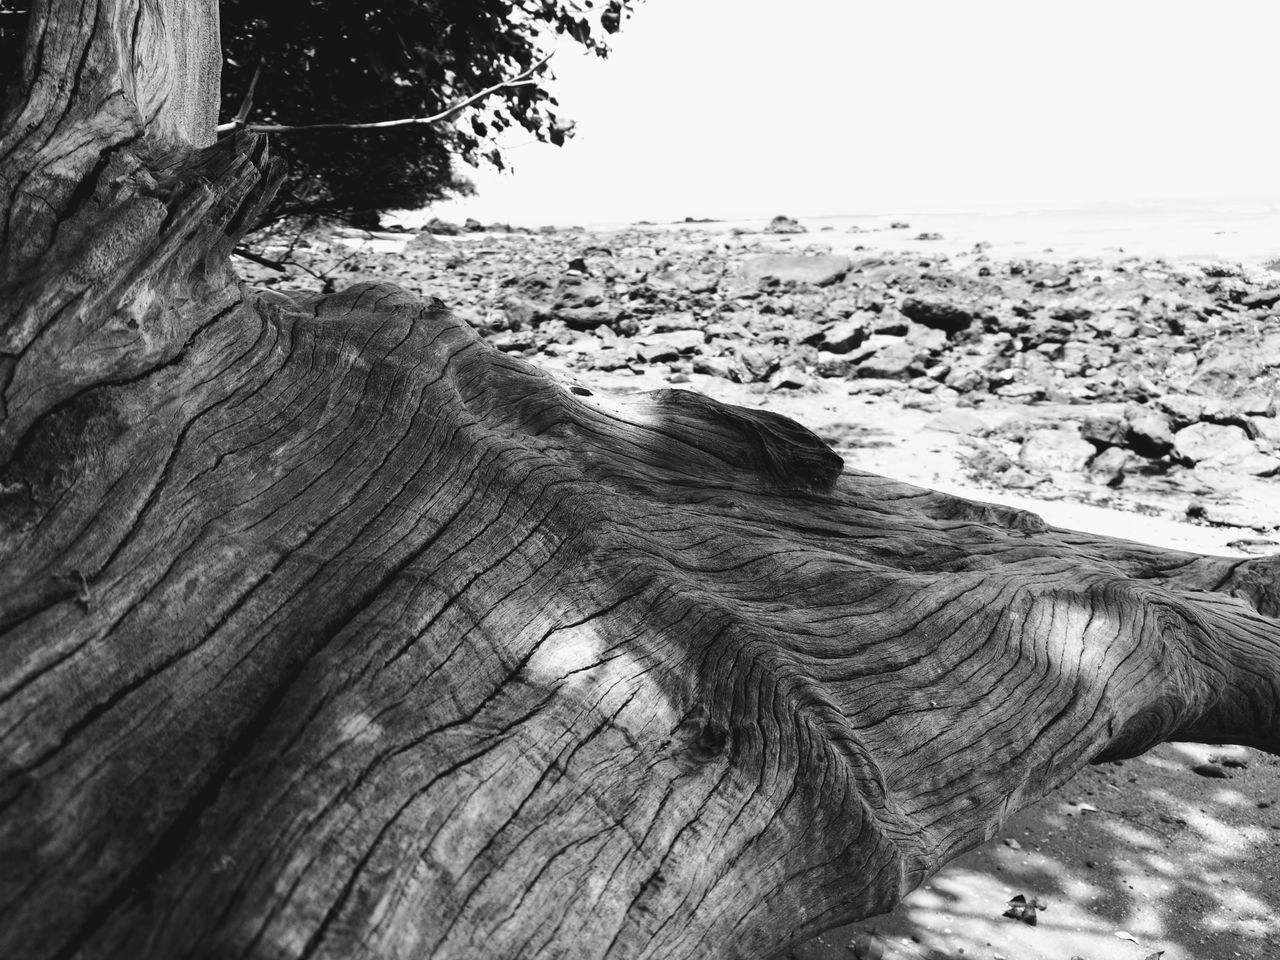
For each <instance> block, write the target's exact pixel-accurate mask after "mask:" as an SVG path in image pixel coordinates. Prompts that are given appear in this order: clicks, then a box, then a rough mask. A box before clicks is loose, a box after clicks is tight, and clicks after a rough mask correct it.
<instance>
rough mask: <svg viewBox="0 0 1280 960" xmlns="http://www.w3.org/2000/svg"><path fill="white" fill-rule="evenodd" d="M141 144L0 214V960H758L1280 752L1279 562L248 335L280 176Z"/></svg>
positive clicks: (402, 335) (724, 435)
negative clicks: (956, 866) (1065, 817)
mask: <svg viewBox="0 0 1280 960" xmlns="http://www.w3.org/2000/svg"><path fill="white" fill-rule="evenodd" d="M47 6H48V5H47ZM62 6H63V7H64V8H65V6H66V5H65V4H63V5H62ZM102 8H103V9H104V10H106V9H108V8H110V9H116V10H118V9H122V8H123V7H119V8H117V7H114V6H113V5H111V4H107V3H106V2H105V0H104V2H103V4H102ZM42 9H44V8H42ZM95 9H96V8H95ZM147 9H153V7H152V6H150V5H148V6H147ZM155 9H159V8H158V7H157V8H155ZM49 22H53V21H49ZM55 33H56V31H55ZM162 35H165V36H168V35H170V34H162ZM57 40H58V37H57V36H55V35H50V36H49V38H48V41H47V42H50V43H52V42H55V41H57ZM31 62H32V63H34V62H35V61H34V60H32V61H31ZM35 86H38V84H36V85H35ZM95 89H96V88H95ZM126 99H127V98H126ZM76 102H77V104H78V105H77V106H76V108H75V109H76V110H81V111H82V112H84V111H85V110H87V108H86V107H84V104H83V103H81V102H80V101H76ZM112 103H114V101H110V100H109V101H107V102H103V103H100V104H99V110H98V112H97V113H92V112H90V113H89V114H86V115H87V116H89V119H83V118H81V119H75V120H74V122H73V121H68V123H70V125H71V126H70V128H68V129H80V130H81V132H82V135H83V136H84V137H85V140H86V144H88V146H86V147H85V148H84V149H85V150H86V151H96V159H94V160H93V161H92V162H88V163H81V162H80V161H79V160H77V161H76V166H75V170H76V171H79V173H75V174H74V176H73V175H72V174H66V172H65V171H64V170H62V169H61V168H58V169H54V170H52V171H50V169H49V167H50V164H51V163H53V161H51V160H50V158H49V155H47V154H46V153H41V152H39V151H35V152H27V153H24V154H22V155H23V156H24V157H26V158H27V165H26V167H25V168H20V165H19V164H17V162H16V160H15V159H14V156H10V157H9V158H8V159H7V160H6V161H5V163H6V166H5V167H4V173H3V176H4V177H7V178H8V179H6V180H5V181H4V182H5V183H9V184H13V183H19V184H23V185H24V186H23V187H22V189H21V190H19V191H18V193H10V194H9V195H8V196H9V199H8V201H7V203H8V206H7V207H6V208H5V209H4V210H3V211H0V212H3V213H4V214H5V216H6V218H7V219H6V223H8V224H10V227H9V231H10V232H9V233H8V234H6V237H5V240H4V244H5V246H4V247H3V249H2V250H0V257H3V258H4V259H3V261H2V262H3V263H5V264H8V265H9V266H8V269H9V270H10V272H9V273H8V274H5V277H6V279H5V281H4V285H3V286H0V308H2V310H0V337H2V338H4V339H3V344H4V345H3V346H2V347H0V350H3V354H2V357H3V360H2V361H0V362H3V364H4V366H3V373H4V379H3V396H4V400H5V407H4V409H3V411H0V955H2V956H5V957H14V958H72V957H77V958H91V957H103V958H106V957H125V956H127V957H139V958H147V957H154V958H173V957H210V958H224V957H247V958H275V957H291V958H292V957H299V958H321V957H325V958H343V960H348V958H366V957H367V958H375V957H377V958H384V957H396V958H400V957H403V958H420V957H435V958H442V960H453V958H469V957H476V958H481V957H495V956H501V957H562V956H564V957H584V958H585V957H591V958H597V957H598V958H606V957H607V958H624V957H626V958H631V957H654V958H664V960H667V958H681V957H726V958H728V957H744V956H767V955H769V954H770V953H771V952H773V951H776V950H778V949H779V948H781V947H783V946H785V945H786V944H787V943H789V942H791V941H793V940H795V939H799V938H804V937H808V936H811V935H813V934H814V933H816V932H819V931H821V930H823V929H825V928H828V927H831V926H833V925H836V924H839V923H843V922H845V921H848V920H851V919H853V918H856V917H862V916H867V915H870V914H874V913H876V912H878V911H882V910H885V909H888V908H889V907H890V906H892V905H893V903H895V902H896V901H897V900H898V899H899V898H900V897H901V896H902V895H903V894H905V893H906V892H907V891H908V890H910V889H911V888H913V887H914V886H916V885H918V884H919V883H920V882H922V881H923V880H924V879H925V878H926V877H927V876H929V875H930V874H931V873H932V872H933V871H935V870H937V869H938V868H939V867H940V866H941V865H942V864H944V863H945V862H946V861H947V860H948V859H950V858H952V857H954V856H956V855H957V854H959V853H960V852H962V851H964V850H965V849H968V848H969V847H971V846H973V845H974V844H976V843H978V842H981V841H982V840H983V839H985V838H987V837H990V836H991V835H992V834H993V833H994V832H995V831H996V830H997V829H998V828H999V825H1000V823H1001V822H1002V821H1003V820H1004V818H1006V817H1007V816H1008V815H1009V814H1010V813H1012V812H1013V811H1014V810H1016V809H1018V808H1020V807H1021V806H1023V805H1025V804H1027V803H1029V802H1032V801H1034V800H1035V799H1037V798H1039V797H1041V796H1044V795H1045V794H1046V793H1047V792H1049V791H1051V790H1053V789H1054V788H1055V787H1057V786H1059V785H1060V784H1062V783H1063V782H1065V781H1066V780H1067V779H1068V778H1069V777H1070V776H1071V775H1072V774H1073V773H1075V772H1076V771H1078V770H1079V769H1080V768H1081V767H1082V766H1083V765H1084V764H1087V763H1089V762H1091V761H1096V760H1099V759H1110V758H1117V757H1122V756H1131V755H1133V754H1135V753H1138V752H1141V751H1142V750H1144V749H1146V748H1147V747H1149V746H1151V745H1152V744H1154V743H1157V742H1159V741H1161V740H1164V739H1169V738H1177V737H1180V738H1193V739H1203V740H1207V741H1211V742H1218V741H1233V742H1240V743H1247V744H1251V745H1254V746H1257V747H1260V748H1262V749H1267V750H1272V751H1277V750H1280V715H1278V711H1280V620H1277V619H1276V618H1277V615H1280V609H1278V601H1277V585H1278V584H1280V577H1278V576H1277V565H1276V563H1275V561H1259V560H1251V561H1232V560H1223V559H1214V558H1204V557H1198V556H1193V555H1189V554H1182V553H1176V552H1171V551H1164V550H1157V549H1153V548H1148V547H1143V546H1138V545H1135V544H1129V543H1124V542H1121V541H1115V540H1109V539H1106V538H1099V537H1090V536H1085V535H1081V534H1073V533H1068V532H1065V531H1060V530H1055V529H1051V528H1048V527H1046V526H1045V525H1044V524H1043V523H1042V522H1041V521H1040V520H1039V518H1037V517H1035V516H1034V515H1031V514H1027V513H1023V512H1019V511H1013V510H1007V509H1004V508H998V507H991V506H986V505H981V504H976V503H971V502H968V501H965V500H962V499H958V498H955V497H950V496H945V495H942V494H939V493H934V492H930V491H926V490H921V489H918V488H915V487H910V486H907V485H904V484H900V483H896V482H894V481H890V480H886V479H883V478H880V477H876V476H872V475H869V474H865V473H860V472H858V471H857V470H855V469H851V468H849V467H848V466H846V465H844V464H843V463H842V462H841V460H840V458H839V457H837V456H836V455H835V454H834V453H832V452H831V451H830V450H829V449H827V448H826V447H825V446H824V445H823V444H822V443H821V442H820V441H819V440H818V439H817V438H816V437H814V436H813V435H812V434H810V433H809V432H808V431H807V430H805V429H804V428H803V427H801V426H800V425H798V424H795V423H792V422H791V421H788V420H786V419H784V418H781V417H778V416H776V415H772V414H767V413H761V412H758V411H751V410H746V409H742V408H737V407H728V406H725V405H722V404H719V403H715V402H713V401H711V400H708V399H706V398H703V397H700V396H698V395H695V394H691V393H686V392H682V391H663V392H660V393H656V394H649V395H645V396H640V397H634V398H628V399H625V400H608V401H606V400H602V399H600V398H596V397H592V396H585V397H584V396H577V395H575V394H573V393H571V392H569V391H568V390H566V389H565V388H563V387H562V386H561V385H560V384H558V383H557V382H555V381H554V380H553V379H551V378H550V377H548V376H546V375H545V374H543V373H542V372H540V371H539V370H538V369H537V368H535V367H534V366H532V365H530V364H528V363H525V362H523V361H520V360H518V359H514V358H512V357H510V356H507V355H504V354H501V353H498V352H496V351H494V350H492V349H491V348H489V347H488V346H486V345H485V344H484V343H483V342H481V341H480V339H479V338H478V337H477V336H476V335H475V334H474V332H473V331H471V330H470V329H469V328H468V327H467V326H466V325H465V324H464V323H461V322H460V321H458V320H456V319H454V318H453V317H452V316H451V315H450V314H449V313H448V311H447V310H445V309H444V308H443V306H442V305H441V304H440V303H439V302H432V301H422V300H420V299H418V298H415V297H412V296H410V295H408V294H406V293H405V292H404V291H401V290H399V289H397V288H395V287H392V286H389V285H362V286H358V287H354V288H352V289H349V290H346V291H343V292H341V293H338V294H335V295H331V296H327V297H308V296H298V297H288V296H282V295H280V294H271V293H259V292H254V291H251V290H247V289H245V288H243V287H241V286H240V285H239V284H237V283H236V282H235V280H234V278H233V277H232V275H231V273H230V271H229V268H228V267H227V265H226V257H227V254H228V252H229V250H230V248H231V246H232V245H233V244H234V242H235V241H236V239H237V238H238V236H239V235H240V233H241V232H243V230H244V228H245V225H246V223H247V221H248V219H249V218H251V217H252V214H253V211H254V210H255V209H256V208H257V206H258V205H259V204H260V203H261V202H262V201H263V198H264V196H265V195H266V194H267V193H269V192H270V190H271V189H272V186H273V183H274V181H275V178H276V177H277V176H278V173H277V171H276V170H275V167H274V165H273V164H272V162H271V161H270V159H269V157H268V156H267V154H266V151H265V148H264V147H263V145H262V143H261V141H259V140H257V139H255V138H253V137H249V136H245V137H241V138H239V139H237V140H234V141H229V142H224V143H219V144H214V145H210V146H205V147H196V146H188V147H185V148H182V149H178V148H175V147H174V146H173V138H172V136H171V135H170V132H169V128H168V127H164V126H162V128H161V130H160V132H159V133H158V134H157V136H156V137H155V138H151V137H150V136H149V135H144V136H142V137H141V138H140V139H137V140H136V141H130V142H124V141H121V140H118V139H115V138H113V136H112V135H108V134H103V133H102V132H101V131H100V130H99V129H98V127H97V126H95V124H98V123H105V122H106V121H105V120H103V117H107V118H110V117H114V116H115V113H114V112H113V111H115V110H116V107H114V106H112V105H111V104H112ZM134 107H136V103H135V104H133V106H131V107H130V108H129V109H131V110H132V109H133V108H134ZM22 109H24V108H22V107H19V111H20V112H19V115H21V116H26V114H22V113H21V110H22ZM126 112H127V111H126ZM72 114H75V111H74V110H73V111H72ZM69 116H70V114H69ZM75 116H76V117H80V116H81V115H80V114H75ZM41 122H43V121H41ZM6 129H8V128H6ZM59 129H61V128H59ZM144 129H145V128H144ZM60 135H63V136H70V135H71V134H70V133H68V132H66V131H63V133H62V134H60ZM86 155H87V154H86ZM77 156H78V154H77ZM53 165H54V166H55V167H56V166H57V164H56V163H54V164H53ZM67 176H72V179H74V183H73V184H72V185H71V187H70V188H69V189H67V183H66V182H65V181H66V177H67ZM75 177H78V178H79V179H75ZM31 196H41V197H45V198H47V200H48V203H49V205H50V207H51V209H54V210H56V211H57V216H56V217H55V219H54V221H53V222H52V223H51V224H49V225H46V226H47V228H46V227H40V228H39V229H36V228H35V227H33V228H32V229H31V230H30V231H29V232H27V233H25V234H23V236H22V237H21V238H20V239H16V238H15V235H14V233H13V226H12V225H13V224H15V223H18V222H20V220H21V216H25V214H21V210H20V209H19V208H23V205H24V204H27V203H28V201H27V200H26V199H24V198H27V197H31ZM15 210H17V211H18V213H15ZM20 214H21V216H20ZM36 221H39V222H40V223H43V221H42V220H40V218H39V217H36V219H35V220H33V221H31V222H32V223H36ZM15 245H16V246H15ZM15 265H16V266H15Z"/></svg>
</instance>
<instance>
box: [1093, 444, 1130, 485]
mask: <svg viewBox="0 0 1280 960" xmlns="http://www.w3.org/2000/svg"><path fill="white" fill-rule="evenodd" d="M1131 457H1132V454H1130V453H1129V451H1128V450H1125V449H1124V448H1123V447H1107V448H1106V449H1105V450H1103V451H1102V452H1101V453H1099V454H1098V455H1097V456H1096V457H1094V458H1093V459H1092V460H1090V461H1089V476H1091V477H1092V478H1093V479H1095V480H1098V481H1100V482H1102V483H1105V484H1106V485H1107V486H1109V487H1118V486H1120V485H1121V484H1122V483H1124V471H1125V468H1126V467H1127V466H1128V465H1129V460H1130V458H1131Z"/></svg>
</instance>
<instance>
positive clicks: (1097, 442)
mask: <svg viewBox="0 0 1280 960" xmlns="http://www.w3.org/2000/svg"><path fill="white" fill-rule="evenodd" d="M1080 436H1082V437H1084V439H1086V440H1088V441H1089V442H1090V443H1092V444H1093V445H1094V446H1095V447H1097V448H1098V449H1099V450H1105V449H1106V448H1108V447H1120V446H1123V445H1124V444H1125V443H1126V442H1127V441H1126V433H1125V425H1124V421H1123V420H1122V419H1120V418H1118V417H1085V418H1084V422H1083V423H1082V424H1081V425H1080ZM1170 442H1172V437H1171V438H1170Z"/></svg>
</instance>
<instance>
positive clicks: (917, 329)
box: [876, 320, 947, 353]
mask: <svg viewBox="0 0 1280 960" xmlns="http://www.w3.org/2000/svg"><path fill="white" fill-rule="evenodd" d="M876 332H877V333H881V332H887V331H881V330H879V329H877V330H876ZM904 335H905V336H906V338H907V343H910V344H911V345H912V346H914V347H916V348H917V349H919V350H923V351H925V352H926V353H941V352H942V351H943V350H945V349H946V348H947V335H946V334H945V333H943V332H942V331H941V330H937V329H935V328H933V327H926V326H925V325H924V324H922V323H916V322H915V321H913V320H908V321H907V328H906V331H905V334H904Z"/></svg>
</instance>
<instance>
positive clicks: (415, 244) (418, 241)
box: [404, 230, 448, 253]
mask: <svg viewBox="0 0 1280 960" xmlns="http://www.w3.org/2000/svg"><path fill="white" fill-rule="evenodd" d="M446 246H448V244H446V243H445V242H444V241H443V240H439V239H437V238H436V236H435V235H434V234H432V233H431V232H430V231H429V230H423V231H421V232H420V233H416V234H414V236H413V238H412V239H411V240H410V241H409V242H408V243H406V244H405V245H404V251H405V253H412V252H413V251H415V250H440V249H441V248H442V247H446Z"/></svg>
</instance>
